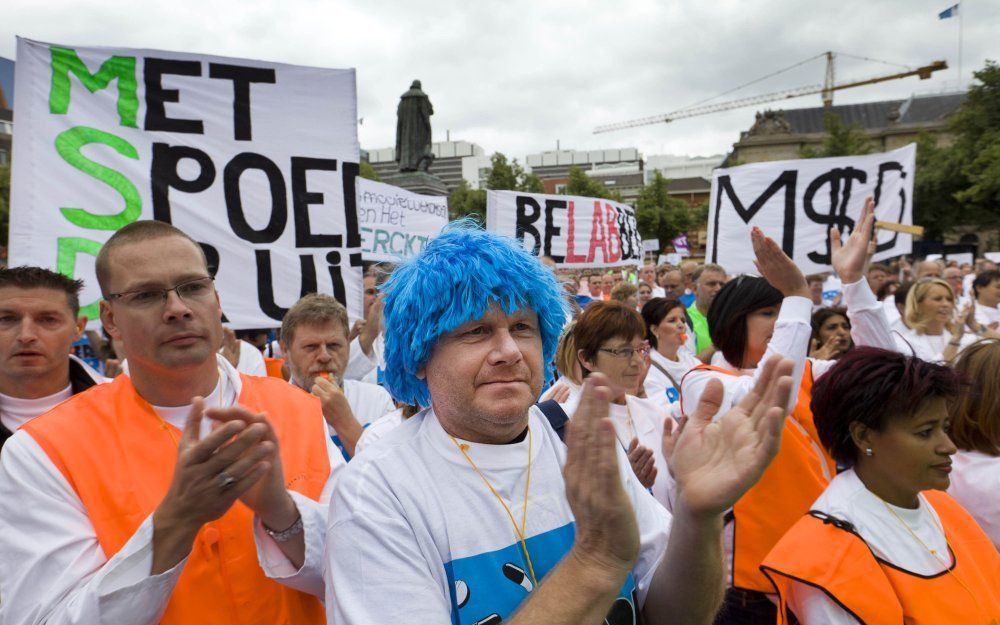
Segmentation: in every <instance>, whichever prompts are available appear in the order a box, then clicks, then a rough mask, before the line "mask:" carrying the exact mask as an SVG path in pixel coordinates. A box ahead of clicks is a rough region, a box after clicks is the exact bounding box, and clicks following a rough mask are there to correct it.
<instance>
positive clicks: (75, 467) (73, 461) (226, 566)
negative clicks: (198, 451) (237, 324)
mask: <svg viewBox="0 0 1000 625" xmlns="http://www.w3.org/2000/svg"><path fill="white" fill-rule="evenodd" d="M240 379H241V381H242V386H243V388H242V392H241V393H240V398H239V403H240V405H242V406H245V407H247V408H249V409H250V410H252V411H254V412H266V413H267V416H268V420H269V421H270V422H271V425H272V426H273V427H274V430H275V432H276V434H277V437H278V441H279V448H280V451H281V462H282V468H283V471H284V475H285V480H286V483H287V485H288V488H289V489H290V490H294V491H296V492H299V493H301V494H302V495H305V496H306V497H309V498H310V499H313V500H319V497H320V493H321V492H322V490H323V486H324V485H325V484H326V481H327V478H328V477H329V474H330V460H329V454H328V452H327V443H326V437H327V434H326V423H325V422H324V421H323V419H321V418H319V416H320V414H321V410H320V406H319V401H318V400H317V399H316V398H315V397H312V396H311V395H308V394H306V393H304V392H302V391H301V390H299V389H296V388H294V387H293V386H291V385H289V384H288V383H287V382H283V381H281V380H275V379H273V378H267V377H255V376H245V375H241V376H240ZM168 428H169V429H171V430H173V433H174V436H175V437H176V438H177V439H179V438H180V435H181V432H180V430H178V429H177V428H175V427H174V426H172V425H169V424H167V423H166V422H164V421H161V420H160V418H159V417H158V416H157V415H156V413H155V412H154V411H153V409H152V407H151V406H150V405H149V403H148V402H146V401H145V400H144V399H142V398H141V397H140V396H139V394H138V393H137V392H136V390H135V387H134V386H132V381H131V380H130V379H129V377H128V376H126V375H120V376H118V377H117V378H115V380H114V381H113V382H111V383H110V384H98V385H97V386H95V387H93V388H92V389H90V390H89V391H86V392H83V393H80V394H78V395H76V396H74V397H73V398H71V399H69V400H67V401H65V402H63V403H62V404H60V405H59V406H57V407H56V408H54V409H53V410H52V411H50V412H48V413H46V414H45V415H42V416H41V417H38V418H37V419H34V420H32V421H31V422H30V423H27V424H25V426H24V427H23V428H22V429H24V430H25V431H27V433H28V434H29V435H30V436H31V437H32V438H33V439H35V441H36V442H37V443H38V444H39V446H41V448H42V449H43V450H44V451H45V453H46V455H47V456H48V458H49V460H50V461H51V462H52V464H53V465H55V466H56V468H58V469H59V471H60V472H61V473H62V474H63V476H64V477H65V478H66V480H67V481H68V482H69V484H70V485H71V486H72V487H73V490H74V491H75V492H76V494H77V496H78V497H79V498H80V501H81V502H82V503H83V506H84V508H85V509H86V511H87V516H88V517H89V518H90V521H91V523H92V524H93V526H94V530H95V533H96V534H97V540H98V541H99V543H100V545H101V548H102V549H103V551H104V555H105V556H106V557H107V558H108V559H110V558H111V557H112V556H114V555H115V554H116V553H118V551H120V550H121V548H122V547H123V546H124V545H125V543H126V542H128V540H129V539H130V538H131V537H132V536H133V535H134V534H135V532H136V530H137V529H138V528H139V526H140V525H141V524H142V522H143V521H144V520H145V519H146V518H148V517H149V515H150V514H152V513H153V511H154V510H155V509H156V507H157V506H158V505H159V504H160V502H161V501H162V500H163V497H164V495H166V492H167V489H168V488H169V486H170V482H171V480H172V478H173V474H174V466H175V464H176V462H177V448H176V445H175V443H174V438H173V437H171V436H170V433H169V432H168V431H167V429H168ZM253 522H254V515H253V512H252V511H251V510H250V509H249V508H248V507H246V506H245V505H244V504H243V503H242V502H240V501H237V502H236V503H235V504H233V506H232V507H231V508H230V509H229V510H228V511H227V512H226V514H224V515H223V516H222V517H220V518H219V519H217V520H215V521H212V522H211V523H207V524H206V525H205V526H204V527H202V528H201V530H200V531H199V532H198V536H197V538H196V539H195V541H194V545H193V547H192V549H191V554H190V555H189V557H188V561H187V563H186V564H185V565H184V569H183V571H182V572H181V575H180V578H179V580H178V582H177V585H176V587H175V588H174V591H173V594H172V595H171V597H170V600H169V602H168V603H167V609H166V612H165V613H164V615H163V618H162V620H161V621H160V623H164V624H170V625H190V624H191V623H212V624H213V625H215V624H232V625H278V624H281V625H293V624H294V625H304V624H312V623H315V624H317V625H320V624H322V623H325V622H326V620H325V615H324V610H323V606H322V604H321V603H320V600H319V599H318V598H317V597H314V596H312V595H309V594H306V593H303V592H300V591H297V590H294V589H292V588H289V587H287V586H283V585H282V584H279V583H278V582H276V581H274V580H272V579H268V578H267V577H266V576H265V575H264V571H263V570H262V569H261V567H260V564H259V563H258V560H257V549H256V546H255V543H254V539H253V529H252V528H253V525H252V524H253Z"/></svg>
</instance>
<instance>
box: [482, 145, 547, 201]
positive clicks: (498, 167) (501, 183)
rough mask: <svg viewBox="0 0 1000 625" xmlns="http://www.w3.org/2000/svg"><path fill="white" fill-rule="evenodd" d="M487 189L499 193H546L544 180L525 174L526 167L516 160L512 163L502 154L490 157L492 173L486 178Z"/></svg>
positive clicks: (498, 153)
mask: <svg viewBox="0 0 1000 625" xmlns="http://www.w3.org/2000/svg"><path fill="white" fill-rule="evenodd" d="M486 188H487V189H494V190H498V191H525V192H527V193H545V187H543V186H542V179H541V178H539V177H538V176H536V175H535V174H529V173H525V171H524V167H522V166H521V164H520V163H518V162H517V159H516V158H515V159H514V160H512V161H509V162H508V160H507V157H506V156H505V155H503V154H501V153H500V152H495V153H494V154H493V156H491V157H490V173H489V176H487V178H486Z"/></svg>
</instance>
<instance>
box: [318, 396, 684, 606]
mask: <svg viewBox="0 0 1000 625" xmlns="http://www.w3.org/2000/svg"><path fill="white" fill-rule="evenodd" d="M529 428H530V436H526V437H525V438H524V440H521V441H519V442H516V443H511V444H508V445H484V444H478V443H469V442H465V441H458V443H459V444H465V445H467V446H468V447H467V452H468V454H469V456H470V457H471V458H472V459H473V461H474V462H475V463H476V465H477V466H478V468H479V470H480V471H481V472H482V474H483V476H485V477H486V479H487V480H489V481H490V483H491V484H492V485H493V487H494V488H495V489H496V491H497V492H498V493H499V494H500V496H501V497H502V498H503V500H504V502H505V503H506V504H507V505H508V506H509V507H510V511H511V513H512V515H513V516H514V518H515V519H517V520H518V523H520V520H521V518H522V513H523V510H524V506H525V505H527V506H528V514H527V525H526V531H525V535H526V536H527V541H526V542H527V549H528V554H529V556H530V561H531V563H532V566H531V567H529V566H528V558H525V556H524V555H523V552H522V550H521V547H520V543H519V541H518V539H517V537H516V535H515V533H514V528H513V526H512V524H511V521H510V519H509V518H508V516H507V513H506V512H505V511H504V508H503V507H502V506H501V505H500V503H499V502H498V501H497V499H496V498H495V497H494V496H493V494H492V493H491V492H490V490H489V489H488V488H487V487H486V485H485V484H484V483H483V480H482V479H481V478H480V476H479V475H477V474H476V472H475V471H474V470H473V469H472V467H471V466H470V465H469V463H468V461H467V460H466V459H465V457H464V456H463V455H462V453H461V452H460V451H459V449H458V447H457V446H456V444H455V443H454V442H453V441H452V440H451V438H450V437H449V436H448V434H447V433H446V432H445V430H444V429H443V428H442V427H441V424H440V423H439V422H438V419H437V417H436V416H435V414H434V412H433V410H430V409H428V410H425V411H423V412H420V413H418V414H417V415H415V416H413V417H411V418H410V419H408V420H407V421H405V422H404V423H403V424H402V425H400V426H399V427H397V428H396V429H395V430H393V431H392V432H390V433H389V434H388V435H387V436H386V437H385V438H384V439H382V440H381V441H380V442H379V444H377V445H375V446H372V447H369V448H368V449H367V450H366V451H365V453H364V454H361V455H359V456H358V457H357V458H355V459H354V460H353V461H352V462H351V463H350V464H349V465H348V466H347V468H346V469H345V470H344V471H343V472H342V475H341V479H340V481H339V482H338V485H337V487H336V489H335V491H334V496H333V500H332V501H334V502H336V503H334V504H333V505H331V507H330V521H329V526H328V531H327V551H326V560H327V567H328V568H327V587H326V610H327V621H328V622H329V623H330V624H331V625H348V624H351V625H358V624H361V623H365V624H367V623H420V624H421V625H445V624H446V623H461V624H463V625H467V624H471V623H498V622H500V619H504V620H506V619H508V618H509V617H510V616H511V614H513V613H514V611H515V610H516V609H517V607H518V606H519V605H520V604H521V602H522V601H524V599H525V598H526V597H527V594H528V592H529V591H530V589H531V588H532V587H533V584H532V583H531V580H530V576H529V575H528V569H529V568H533V569H534V572H535V576H536V579H537V580H539V581H540V580H541V579H542V578H543V576H544V575H545V574H546V573H548V572H549V571H551V570H552V569H553V568H554V567H555V566H556V565H557V564H558V562H559V561H560V560H561V559H562V557H563V556H564V555H565V554H566V553H567V552H568V551H569V550H570V548H571V547H572V545H573V540H574V532H575V525H574V522H573V514H572V512H571V511H570V508H569V503H568V501H567V500H566V493H565V489H566V486H565V483H564V482H563V476H562V467H563V465H564V464H565V461H566V447H565V446H564V445H563V443H562V442H561V441H560V440H559V438H558V437H557V436H556V434H555V432H554V431H553V430H552V428H551V427H550V426H549V425H548V422H547V420H546V419H545V417H544V416H543V415H542V414H541V412H540V411H539V410H538V409H537V408H532V409H531V410H530V412H529ZM529 445H530V447H531V488H530V492H529V493H528V497H527V502H525V497H524V495H525V483H526V480H527V462H528V447H529ZM619 470H620V471H621V475H622V481H623V484H624V486H625V490H626V492H627V493H628V496H629V498H630V499H631V501H632V506H633V509H634V510H635V512H636V517H637V519H638V524H639V532H640V548H639V558H638V560H637V562H636V565H635V568H634V569H633V571H632V574H631V575H630V576H629V578H628V580H627V581H626V583H625V585H624V587H623V588H622V592H621V597H622V598H620V599H619V600H618V602H619V605H616V609H620V610H623V611H624V610H628V611H630V612H631V613H632V614H636V613H637V611H638V610H639V609H640V606H642V604H643V602H644V600H645V597H646V592H647V590H648V589H649V585H650V582H651V581H652V578H653V574H654V573H655V571H656V569H657V567H658V566H659V564H660V561H661V560H662V559H663V556H664V554H665V552H666V546H667V538H668V536H669V532H670V523H671V516H670V513H669V512H667V511H666V510H665V509H664V508H663V507H662V506H660V505H659V504H657V503H656V501H655V500H654V499H653V498H652V497H651V496H650V495H649V493H648V492H646V490H645V489H643V488H642V486H641V485H640V484H639V483H638V481H637V480H636V479H635V476H634V475H632V471H631V470H630V469H629V466H628V460H627V459H626V458H625V456H624V452H622V454H621V455H620V456H619ZM491 615H496V616H491ZM484 619H491V620H484ZM629 622H631V621H629Z"/></svg>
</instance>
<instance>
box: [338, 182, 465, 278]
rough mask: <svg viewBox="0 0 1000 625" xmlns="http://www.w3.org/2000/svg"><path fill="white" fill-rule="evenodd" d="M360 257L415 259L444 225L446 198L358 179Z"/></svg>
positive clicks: (398, 259)
mask: <svg viewBox="0 0 1000 625" xmlns="http://www.w3.org/2000/svg"><path fill="white" fill-rule="evenodd" d="M357 193H358V224H359V228H360V229H361V257H362V258H363V259H364V260H371V261H378V262H383V261H389V262H398V261H400V260H404V259H406V258H410V257H412V256H416V255H417V254H419V253H420V251H421V250H423V249H424V248H425V247H427V243H428V242H429V241H430V240H431V239H433V238H434V237H435V236H436V235H437V234H438V233H439V232H441V228H444V227H445V225H446V224H447V223H448V198H446V197H437V196H431V195H417V194H416V193H412V192H410V191H407V190H405V189H400V188H399V187H394V186H392V185H389V184H384V183H381V182H375V181H374V180H367V179H365V178H358V180H357Z"/></svg>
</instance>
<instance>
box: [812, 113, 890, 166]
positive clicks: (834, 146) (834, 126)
mask: <svg viewBox="0 0 1000 625" xmlns="http://www.w3.org/2000/svg"><path fill="white" fill-rule="evenodd" d="M823 130H825V131H826V136H825V137H823V143H822V144H820V148H819V149H818V150H817V149H815V148H813V147H810V146H806V147H804V148H802V150H800V153H801V155H802V158H826V157H830V156H857V155H859V154H871V151H872V143H871V141H869V140H868V135H866V134H865V131H864V130H862V128H861V126H858V125H857V124H847V125H845V124H844V122H842V121H841V120H840V117H839V116H837V115H834V114H833V113H825V114H824V115H823Z"/></svg>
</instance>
